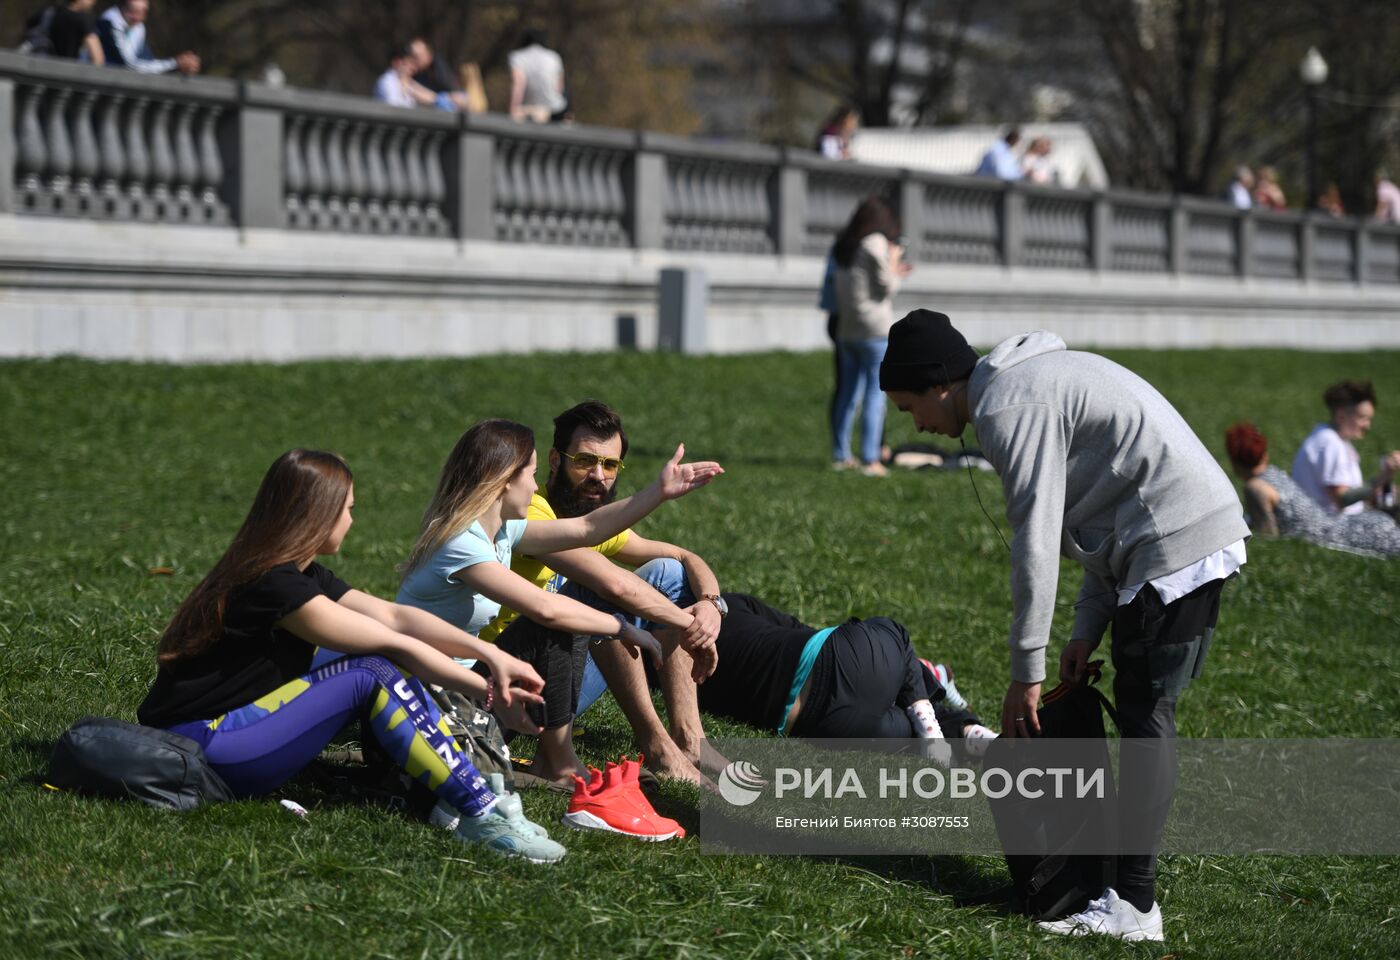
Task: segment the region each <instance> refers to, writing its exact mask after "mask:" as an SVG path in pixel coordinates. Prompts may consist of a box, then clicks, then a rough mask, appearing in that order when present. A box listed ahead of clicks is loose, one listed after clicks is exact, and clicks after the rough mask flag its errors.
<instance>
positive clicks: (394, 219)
mask: <svg viewBox="0 0 1400 960" xmlns="http://www.w3.org/2000/svg"><path fill="white" fill-rule="evenodd" d="M403 140H404V129H403V127H394V128H393V129H392V130H390V131H389V132H388V133H387V134H385V137H384V171H385V177H386V183H385V186H386V188H387V193H388V198H389V202H388V204H387V205H386V210H387V212H388V216H389V220H390V228H389V231H390V232H391V233H403V232H404V227H405V224H404V219H405V218H404V200H405V199H406V198H407V197H408V171H407V170H406V169H405V168H404V161H403Z"/></svg>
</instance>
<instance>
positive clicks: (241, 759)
mask: <svg viewBox="0 0 1400 960" xmlns="http://www.w3.org/2000/svg"><path fill="white" fill-rule="evenodd" d="M366 711H367V712H368V715H369V722H370V728H371V729H372V730H373V731H374V735H375V737H376V739H378V740H379V742H380V743H381V744H382V745H383V746H384V749H385V750H386V751H387V752H388V754H389V756H391V757H392V758H393V759H394V761H395V762H396V763H398V764H399V766H401V767H402V768H403V769H404V770H405V771H406V772H407V773H408V775H409V776H411V777H413V779H414V780H416V781H418V782H419V783H421V784H423V785H425V786H426V787H428V789H430V790H432V791H433V792H434V793H435V794H437V796H438V799H440V800H443V801H445V802H446V803H448V804H449V805H451V806H452V807H453V808H454V809H456V810H457V811H459V812H460V813H462V814H463V815H465V816H477V815H479V814H482V813H485V812H487V811H488V810H489V809H491V807H492V806H494V805H495V802H496V796H495V794H493V793H492V792H491V790H490V789H489V788H488V787H487V786H486V780H485V778H483V777H482V775H481V773H480V772H479V771H478V770H477V769H476V767H475V766H473V765H472V762H471V761H470V760H468V759H467V757H466V756H465V755H463V754H462V752H461V750H460V749H458V747H457V744H456V741H454V740H453V739H452V737H451V736H450V735H449V734H448V732H447V724H446V722H445V721H444V720H443V718H442V714H441V713H440V712H439V711H438V708H437V704H436V703H434V702H433V698H432V697H431V696H430V695H429V694H428V691H427V690H426V689H424V687H423V684H422V683H421V682H419V681H418V680H416V679H414V678H413V677H410V676H408V675H407V674H405V673H404V672H403V671H402V670H400V669H399V668H398V667H396V666H395V665H394V664H392V663H390V662H389V661H388V660H387V659H385V658H384V657H379V656H367V657H343V658H341V659H339V660H333V661H331V662H330V663H328V664H326V665H325V666H323V667H321V668H319V669H317V670H313V671H311V672H310V673H308V674H306V675H305V676H302V677H298V678H297V679H295V680H291V681H289V682H287V683H284V684H283V685H282V686H280V687H278V688H277V689H276V690H274V691H272V692H271V693H269V694H267V695H266V696H264V697H260V698H258V699H257V700H255V701H253V702H252V703H250V704H248V705H247V706H244V707H239V708H238V709H236V710H230V711H229V712H228V713H226V714H224V715H223V716H220V717H215V718H214V719H212V720H194V721H191V722H189V723H182V724H179V725H177V726H174V727H171V728H170V729H171V730H172V731H173V732H175V733H179V734H183V735H184V736H187V737H190V738H191V739H193V740H195V741H197V742H198V743H199V744H200V745H201V746H202V747H203V748H204V753H205V755H206V756H207V757H208V758H209V762H210V764H211V765H213V767H214V769H215V770H216V771H218V774H219V776H221V777H223V778H224V780H225V781H226V782H227V783H228V785H229V788H230V789H231V790H232V791H233V792H234V793H235V794H236V795H238V796H240V797H256V796H261V795H263V794H267V793H271V792H272V791H273V790H275V789H277V788H278V787H279V786H281V785H282V784H283V783H285V782H286V781H287V780H289V779H291V778H292V777H293V776H294V775H295V774H296V773H297V772H298V771H300V770H301V769H302V768H303V767H305V766H306V765H307V764H308V763H310V762H311V761H312V760H314V759H315V758H316V756H317V755H318V754H320V752H321V751H322V750H323V749H324V748H325V746H326V744H328V743H330V741H331V738H332V737H334V736H335V735H336V734H337V733H339V732H340V730H341V729H342V728H343V727H344V726H345V725H346V723H348V722H349V721H350V720H351V719H352V718H353V717H355V716H356V715H358V714H361V713H364V712H366Z"/></svg>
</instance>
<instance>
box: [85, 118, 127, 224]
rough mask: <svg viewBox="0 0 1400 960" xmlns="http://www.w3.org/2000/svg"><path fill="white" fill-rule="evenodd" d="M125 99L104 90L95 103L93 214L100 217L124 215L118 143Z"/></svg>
mask: <svg viewBox="0 0 1400 960" xmlns="http://www.w3.org/2000/svg"><path fill="white" fill-rule="evenodd" d="M124 105H125V99H124V98H122V97H119V96H116V95H113V94H106V95H104V96H103V97H102V99H101V100H100V101H98V104H97V193H98V196H97V201H96V202H95V203H94V204H93V214H94V216H97V217H100V218H102V219H104V220H119V219H124V216H125V213H126V202H125V200H124V198H123V197H122V190H121V180H122V176H123V175H124V174H125V173H126V156H125V154H126V150H125V147H124V146H123V144H122V133H121V111H122V107H123V106H124Z"/></svg>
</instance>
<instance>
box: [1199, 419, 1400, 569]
mask: <svg viewBox="0 0 1400 960" xmlns="http://www.w3.org/2000/svg"><path fill="white" fill-rule="evenodd" d="M1225 450H1226V452H1227V453H1228V454H1229V456H1230V464H1231V465H1232V466H1233V467H1234V468H1235V473H1236V474H1238V475H1239V477H1240V478H1241V479H1242V480H1244V502H1245V509H1246V511H1247V512H1248V514H1249V521H1250V526H1251V527H1252V528H1253V529H1254V532H1255V533H1259V534H1263V535H1264V536H1266V537H1295V538H1297V539H1299V540H1304V541H1307V542H1308V543H1315V544H1317V545H1318V546H1321V547H1328V548H1330V549H1332V550H1345V551H1346V552H1348V553H1359V554H1362V555H1364V556H1372V557H1400V526H1398V525H1396V523H1395V522H1394V521H1393V520H1391V519H1390V518H1389V517H1387V516H1386V515H1384V514H1382V513H1379V512H1377V511H1375V510H1365V511H1362V512H1361V513H1354V514H1351V513H1328V512H1327V511H1326V510H1323V509H1322V508H1321V507H1319V506H1318V505H1317V504H1316V503H1315V502H1314V501H1313V499H1312V498H1311V497H1309V496H1308V495H1307V493H1306V492H1305V491H1304V490H1303V489H1302V488H1301V487H1300V486H1298V484H1296V483H1295V482H1294V481H1293V478H1292V477H1290V476H1289V475H1288V474H1286V473H1284V472H1283V471H1282V470H1280V469H1279V468H1278V467H1275V466H1272V465H1271V464H1270V463H1269V441H1268V439H1267V438H1265V436H1264V434H1262V433H1260V432H1259V428H1258V427H1256V426H1255V425H1254V424H1252V423H1237V424H1235V425H1234V426H1232V427H1231V428H1230V429H1229V430H1226V431H1225ZM1386 467H1387V471H1383V472H1382V480H1383V481H1385V482H1389V483H1393V482H1394V478H1395V472H1396V470H1397V469H1400V454H1394V453H1392V454H1390V456H1389V457H1388V458H1387V464H1386Z"/></svg>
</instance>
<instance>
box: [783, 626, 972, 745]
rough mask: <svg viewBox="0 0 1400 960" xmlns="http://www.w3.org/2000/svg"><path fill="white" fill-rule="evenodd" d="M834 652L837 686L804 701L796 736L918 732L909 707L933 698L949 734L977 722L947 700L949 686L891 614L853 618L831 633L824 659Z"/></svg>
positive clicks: (892, 735)
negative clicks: (916, 650) (936, 676)
mask: <svg viewBox="0 0 1400 960" xmlns="http://www.w3.org/2000/svg"><path fill="white" fill-rule="evenodd" d="M822 657H829V658H831V660H830V668H831V692H830V694H829V695H827V696H826V697H824V698H823V702H820V703H817V702H812V701H808V702H805V703H804V704H803V705H802V712H801V713H800V714H799V715H798V717H797V723H796V724H795V725H794V727H793V729H792V730H791V731H789V733H790V735H791V736H794V737H829V738H842V739H844V738H865V737H873V738H890V739H895V738H902V737H911V736H914V735H915V731H914V725H913V723H912V722H911V721H910V719H909V715H908V714H906V713H905V712H904V708H905V707H908V706H909V705H910V704H912V703H914V702H915V701H916V700H933V701H934V714H935V715H936V716H937V718H938V725H939V726H940V727H941V728H942V730H943V734H944V736H948V737H961V736H962V732H963V726H964V725H965V724H969V723H976V722H977V717H976V716H975V715H973V714H972V713H971V712H969V711H967V710H951V709H948V708H946V707H944V706H943V688H942V686H941V685H940V684H939V683H938V681H937V680H935V679H934V677H933V674H932V673H931V672H930V671H929V670H928V668H927V667H925V666H924V665H923V664H922V663H920V662H919V658H918V657H917V656H916V655H915V653H914V648H913V646H911V645H910V643H909V633H908V631H906V630H905V629H904V627H902V626H900V625H899V624H898V623H895V622H894V621H893V620H889V619H886V618H885V617H873V618H871V619H869V620H849V621H847V622H846V623H844V624H842V625H841V626H840V627H838V628H837V629H836V631H835V632H834V633H832V635H831V636H830V637H828V638H827V641H826V645H825V646H824V647H823V648H822V652H821V654H820V655H819V659H820V658H822Z"/></svg>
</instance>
